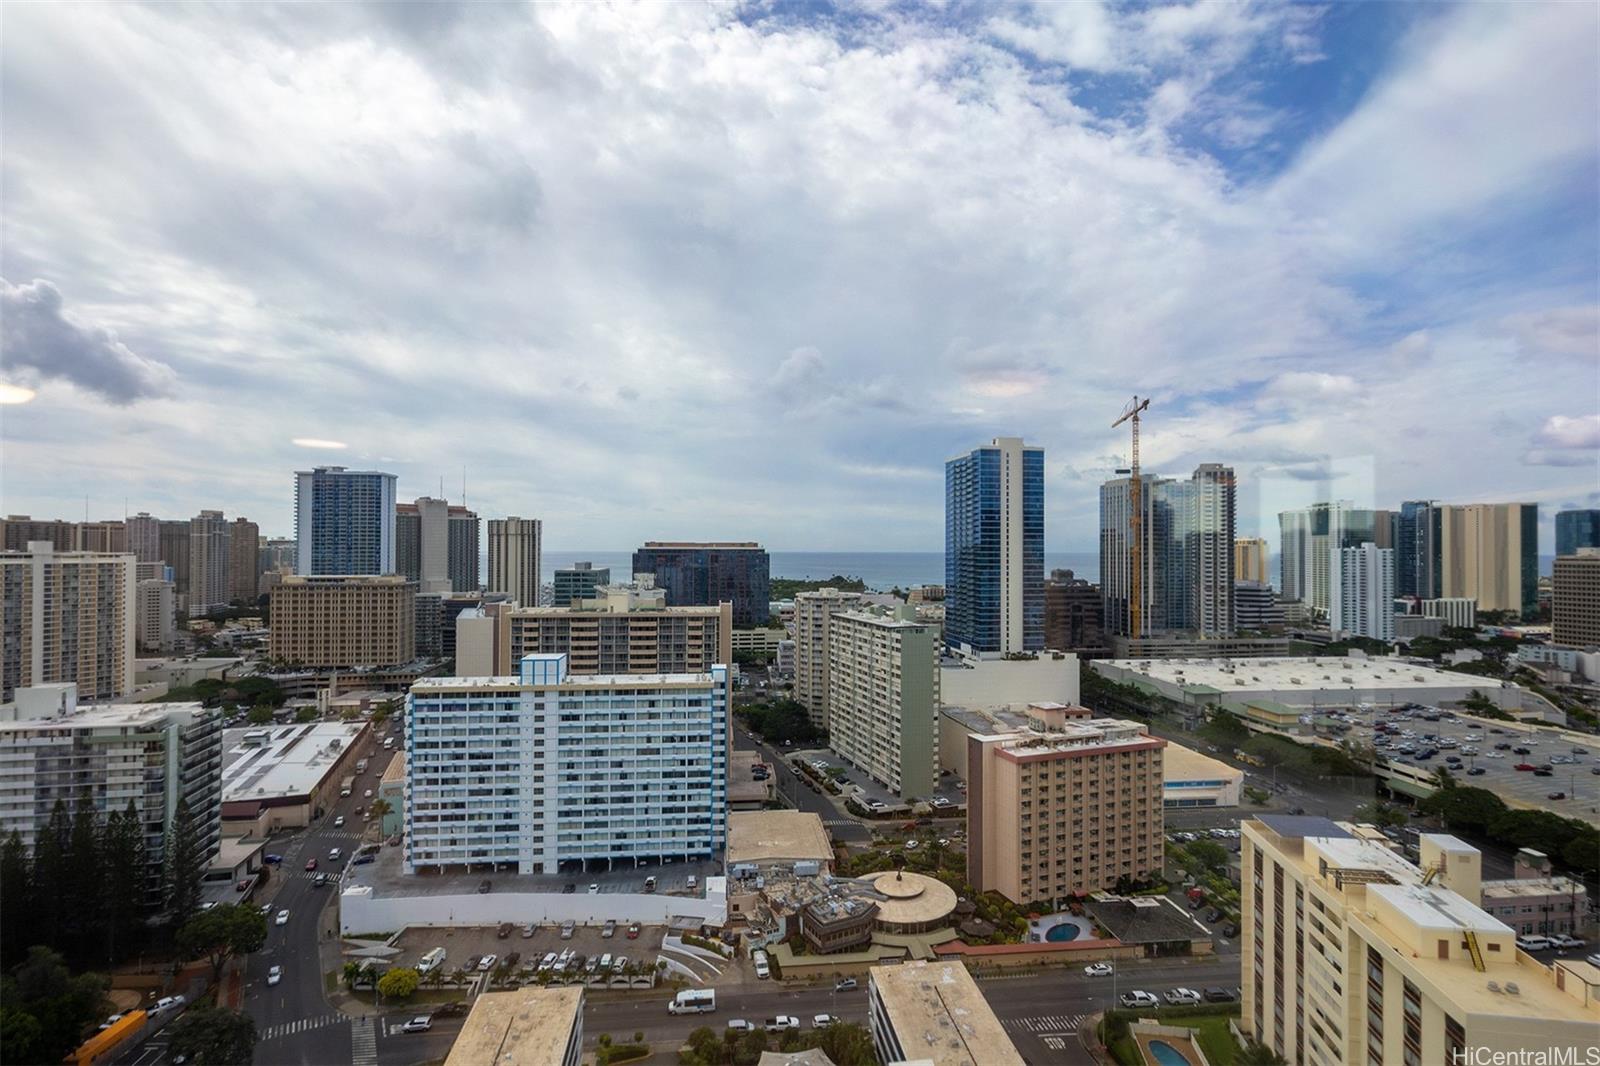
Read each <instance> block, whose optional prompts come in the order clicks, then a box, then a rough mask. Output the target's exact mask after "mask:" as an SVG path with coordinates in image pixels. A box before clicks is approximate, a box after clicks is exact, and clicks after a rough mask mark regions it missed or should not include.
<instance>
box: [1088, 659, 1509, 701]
mask: <svg viewBox="0 0 1600 1066" xmlns="http://www.w3.org/2000/svg"><path fill="white" fill-rule="evenodd" d="M1094 665H1095V667H1097V668H1098V667H1102V666H1104V667H1108V668H1111V669H1113V670H1115V671H1117V672H1119V673H1120V672H1126V673H1129V674H1133V675H1137V676H1142V677H1147V678H1149V679H1151V680H1152V681H1158V682H1164V683H1166V684H1169V685H1176V686H1180V687H1183V688H1191V689H1193V688H1206V689H1215V690H1217V691H1219V692H1232V693H1236V694H1239V695H1245V694H1248V693H1251V692H1269V691H1271V692H1275V691H1281V690H1283V689H1290V688H1303V689H1305V690H1306V691H1308V692H1309V691H1335V692H1369V691H1372V690H1381V691H1394V692H1401V691H1407V690H1416V689H1429V688H1450V689H1459V688H1472V687H1475V688H1484V687H1486V686H1487V687H1490V688H1504V687H1506V682H1503V681H1496V680H1494V679H1493V678H1480V677H1476V676H1473V677H1471V678H1468V679H1467V680H1463V678H1462V675H1461V674H1458V673H1455V672H1453V671H1445V670H1440V669H1438V668H1436V667H1433V666H1429V665H1427V664H1418V663H1415V662H1411V661H1409V660H1405V659H1396V658H1360V657H1353V656H1332V655H1329V656H1310V657H1304V658H1276V657H1273V658H1240V659H1110V660H1104V661H1102V662H1097V663H1095V664H1094ZM1480 681H1481V682H1483V684H1478V682H1480Z"/></svg>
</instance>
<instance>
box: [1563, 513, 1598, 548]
mask: <svg viewBox="0 0 1600 1066" xmlns="http://www.w3.org/2000/svg"><path fill="white" fill-rule="evenodd" d="M1579 548H1600V510H1596V509H1594V508H1585V509H1583V510H1574V511H1557V512H1556V554H1557V555H1576V554H1577V553H1578V549H1579Z"/></svg>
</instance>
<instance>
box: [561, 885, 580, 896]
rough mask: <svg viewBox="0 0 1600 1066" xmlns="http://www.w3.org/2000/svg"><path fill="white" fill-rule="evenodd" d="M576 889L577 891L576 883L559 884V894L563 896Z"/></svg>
mask: <svg viewBox="0 0 1600 1066" xmlns="http://www.w3.org/2000/svg"><path fill="white" fill-rule="evenodd" d="M576 891H578V886H577V885H562V886H561V894H562V895H563V896H570V895H572V894H573V893H574V892H576Z"/></svg>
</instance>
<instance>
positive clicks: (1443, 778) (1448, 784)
mask: <svg viewBox="0 0 1600 1066" xmlns="http://www.w3.org/2000/svg"><path fill="white" fill-rule="evenodd" d="M1433 787H1434V788H1436V789H1440V790H1442V791H1445V792H1448V791H1450V790H1451V789H1452V788H1455V787H1456V775H1455V774H1452V773H1451V772H1450V771H1449V770H1448V769H1446V768H1445V767H1443V766H1441V767H1439V768H1438V769H1437V770H1435V771H1434V772H1433Z"/></svg>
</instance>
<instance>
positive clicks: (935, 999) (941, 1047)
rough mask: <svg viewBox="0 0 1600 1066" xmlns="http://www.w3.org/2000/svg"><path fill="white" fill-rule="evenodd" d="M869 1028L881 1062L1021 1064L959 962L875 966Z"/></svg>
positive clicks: (948, 1065) (930, 1065)
mask: <svg viewBox="0 0 1600 1066" xmlns="http://www.w3.org/2000/svg"><path fill="white" fill-rule="evenodd" d="M867 1027H868V1028H869V1029H870V1030H871V1031H872V1046H873V1048H874V1049H875V1050H876V1051H877V1053H878V1061H879V1062H887V1063H926V1064H928V1066H1022V1062H1023V1058H1022V1056H1021V1055H1020V1054H1019V1053H1018V1052H1017V1046H1016V1045H1015V1044H1013V1043H1012V1042H1011V1038H1010V1037H1009V1036H1007V1035H1006V1030H1005V1026H1003V1025H1001V1024H1000V1019H999V1018H998V1017H997V1016H996V1015H995V1013H994V1008H993V1007H990V1006H989V1001H988V1000H986V999H984V997H983V992H982V991H981V990H980V989H979V988H978V982H976V981H974V980H973V979H972V975H971V974H970V973H968V972H967V968H966V967H965V966H964V965H962V964H961V963H959V962H950V961H940V962H922V961H917V962H905V963H901V964H900V965H898V966H874V967H872V969H871V970H870V971H868V976H867Z"/></svg>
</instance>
